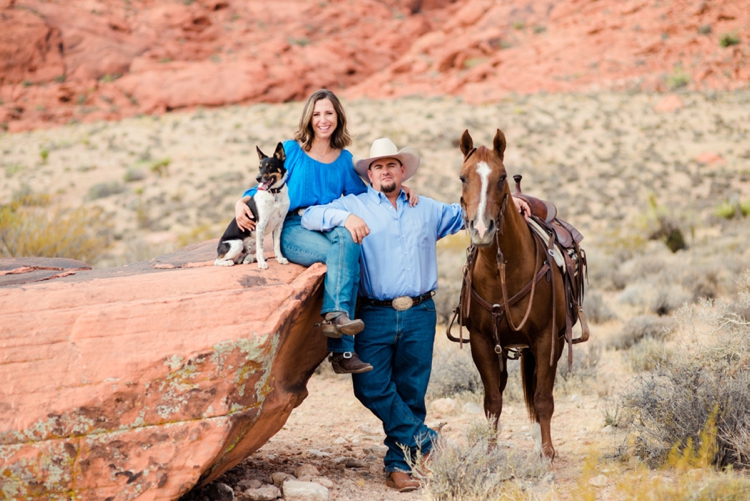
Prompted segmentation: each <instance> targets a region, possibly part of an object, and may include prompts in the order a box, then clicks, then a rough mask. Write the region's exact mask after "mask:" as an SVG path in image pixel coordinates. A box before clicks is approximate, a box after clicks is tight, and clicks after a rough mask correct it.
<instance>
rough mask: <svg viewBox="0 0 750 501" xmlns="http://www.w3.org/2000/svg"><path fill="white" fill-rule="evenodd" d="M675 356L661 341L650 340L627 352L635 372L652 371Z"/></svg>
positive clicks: (645, 340) (643, 341)
mask: <svg viewBox="0 0 750 501" xmlns="http://www.w3.org/2000/svg"><path fill="white" fill-rule="evenodd" d="M672 355H673V350H672V349H671V348H668V347H667V346H666V345H665V344H664V342H663V341H661V340H659V339H653V338H648V339H644V340H642V341H641V342H640V343H637V344H636V345H635V346H633V347H632V348H630V349H629V350H628V352H627V359H628V361H629V362H630V367H631V368H632V369H633V370H634V371H635V372H642V371H652V370H654V369H656V366H657V365H658V364H660V363H662V362H663V361H664V360H667V359H668V358H670V357H671V356H672Z"/></svg>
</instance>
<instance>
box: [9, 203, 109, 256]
mask: <svg viewBox="0 0 750 501" xmlns="http://www.w3.org/2000/svg"><path fill="white" fill-rule="evenodd" d="M111 228H112V225H111V223H110V222H109V219H108V218H107V216H106V215H105V214H104V211H103V210H102V209H101V208H98V207H93V208H86V207H79V208H77V209H68V208H64V207H59V206H53V205H52V198H51V197H50V196H49V195H33V194H25V195H20V196H18V197H16V198H14V199H13V200H12V201H11V202H10V203H9V204H7V205H4V206H0V255H2V256H4V257H66V258H70V259H78V260H81V261H85V262H89V263H93V262H96V260H97V259H98V258H99V257H100V256H102V255H103V254H104V253H105V252H106V250H107V248H108V247H109V245H110V243H111V240H112V237H111Z"/></svg>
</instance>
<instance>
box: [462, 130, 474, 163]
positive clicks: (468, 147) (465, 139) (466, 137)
mask: <svg viewBox="0 0 750 501" xmlns="http://www.w3.org/2000/svg"><path fill="white" fill-rule="evenodd" d="M458 146H459V147H460V148H461V153H463V154H464V160H466V157H467V156H468V155H469V153H471V151H472V150H473V149H474V140H473V139H472V138H471V134H469V129H466V130H465V131H464V133H463V134H461V141H459V143H458Z"/></svg>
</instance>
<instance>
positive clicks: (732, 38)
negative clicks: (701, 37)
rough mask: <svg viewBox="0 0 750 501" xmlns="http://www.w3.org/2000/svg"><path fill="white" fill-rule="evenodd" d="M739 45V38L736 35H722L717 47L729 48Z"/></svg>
mask: <svg viewBox="0 0 750 501" xmlns="http://www.w3.org/2000/svg"><path fill="white" fill-rule="evenodd" d="M739 44H740V37H739V36H738V35H737V33H724V34H723V35H721V38H719V45H721V46H722V47H731V46H732V45H739Z"/></svg>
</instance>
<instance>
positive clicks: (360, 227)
mask: <svg viewBox="0 0 750 501" xmlns="http://www.w3.org/2000/svg"><path fill="white" fill-rule="evenodd" d="M344 228H346V229H347V230H349V233H351V234H352V239H353V240H354V241H355V242H357V243H358V244H361V243H362V239H363V238H365V237H366V236H367V235H369V234H370V228H369V227H368V226H367V223H365V222H364V221H363V220H362V218H361V217H359V216H355V215H354V214H350V215H349V217H348V218H346V222H345V223H344Z"/></svg>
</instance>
